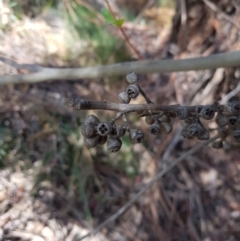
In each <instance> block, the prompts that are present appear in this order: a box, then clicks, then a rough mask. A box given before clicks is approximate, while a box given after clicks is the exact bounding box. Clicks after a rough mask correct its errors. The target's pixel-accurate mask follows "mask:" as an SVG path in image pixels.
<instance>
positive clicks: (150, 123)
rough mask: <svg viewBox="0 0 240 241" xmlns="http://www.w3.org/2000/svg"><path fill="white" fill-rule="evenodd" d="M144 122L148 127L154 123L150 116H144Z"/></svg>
mask: <svg viewBox="0 0 240 241" xmlns="http://www.w3.org/2000/svg"><path fill="white" fill-rule="evenodd" d="M145 122H146V124H148V125H152V124H153V123H154V118H153V116H151V115H148V116H146V117H145Z"/></svg>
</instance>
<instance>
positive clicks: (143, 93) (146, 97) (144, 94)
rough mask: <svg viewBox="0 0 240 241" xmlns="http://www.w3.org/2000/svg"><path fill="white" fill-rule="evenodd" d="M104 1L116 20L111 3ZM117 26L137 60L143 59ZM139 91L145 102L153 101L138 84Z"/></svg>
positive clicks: (120, 27) (122, 30)
mask: <svg viewBox="0 0 240 241" xmlns="http://www.w3.org/2000/svg"><path fill="white" fill-rule="evenodd" d="M105 2H106V4H107V6H108V9H109V11H110V13H111V14H112V16H113V18H114V20H115V21H117V18H116V16H115V14H114V12H113V10H112V8H111V5H110V4H109V2H108V0H105ZM118 28H119V30H120V31H121V33H122V35H123V37H124V38H125V40H126V42H127V43H128V45H129V46H130V48H131V49H132V50H133V52H134V53H135V54H136V56H137V57H138V60H143V57H142V56H141V55H140V53H139V52H138V50H137V49H136V48H135V46H134V45H133V44H132V43H131V41H130V39H129V37H128V36H127V34H126V32H125V30H124V29H123V28H122V26H119V27H118ZM139 91H140V93H141V94H142V96H143V97H144V99H145V100H146V102H147V103H148V104H151V103H153V102H152V101H151V100H150V98H149V97H148V96H147V94H146V93H145V92H144V91H143V89H142V88H141V87H140V86H139Z"/></svg>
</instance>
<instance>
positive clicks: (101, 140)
mask: <svg viewBox="0 0 240 241" xmlns="http://www.w3.org/2000/svg"><path fill="white" fill-rule="evenodd" d="M106 141H107V136H100V137H99V140H98V144H99V145H104V144H105V143H106Z"/></svg>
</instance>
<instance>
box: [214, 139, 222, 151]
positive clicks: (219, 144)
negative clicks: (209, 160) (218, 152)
mask: <svg viewBox="0 0 240 241" xmlns="http://www.w3.org/2000/svg"><path fill="white" fill-rule="evenodd" d="M222 147H223V142H222V140H220V141H214V142H213V143H212V148H215V149H221V148H222Z"/></svg>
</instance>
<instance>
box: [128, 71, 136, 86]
mask: <svg viewBox="0 0 240 241" xmlns="http://www.w3.org/2000/svg"><path fill="white" fill-rule="evenodd" d="M126 80H127V82H128V83H129V84H134V83H136V82H137V81H138V77H137V75H136V74H135V73H134V72H130V73H129V74H128V75H127V76H126Z"/></svg>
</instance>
